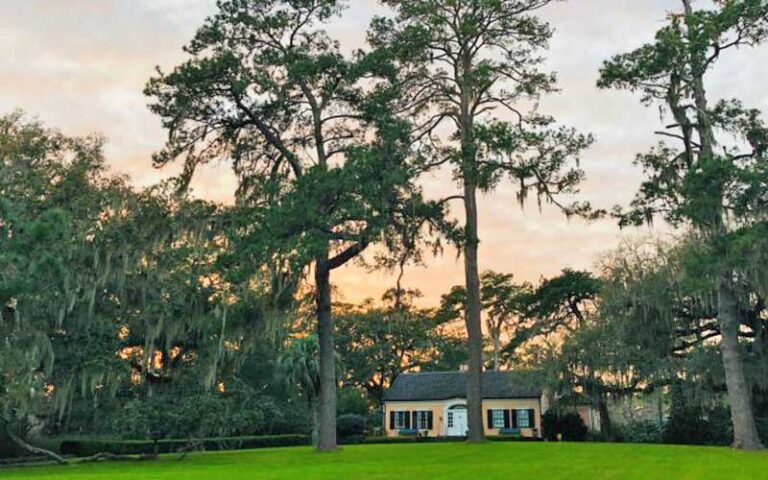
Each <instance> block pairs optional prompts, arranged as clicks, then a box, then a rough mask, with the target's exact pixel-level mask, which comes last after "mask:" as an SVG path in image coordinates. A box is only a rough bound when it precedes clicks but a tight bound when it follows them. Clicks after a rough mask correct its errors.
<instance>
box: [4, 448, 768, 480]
mask: <svg viewBox="0 0 768 480" xmlns="http://www.w3.org/2000/svg"><path fill="white" fill-rule="evenodd" d="M0 478H2V479H3V480H6V479H7V480H10V479H21V478H25V479H27V478H28V479H37V480H43V479H56V480H68V479H77V480H91V479H105V480H106V479H125V480H128V479H173V480H196V479H200V480H230V479H231V480H239V479H248V480H262V479H264V480H267V479H274V480H278V479H297V480H298V479H301V480H314V479H328V480H347V479H366V480H367V479H381V480H390V479H392V480H400V479H458V480H476V479H477V480H493V479H505V480H507V479H535V480H549V479H568V480H574V479H590V480H602V479H616V480H619V479H620V480H630V479H639V478H642V479H654V480H656V479H664V480H666V479H670V480H673V479H691V480H694V479H695V480H704V479H715V480H723V479H726V480H740V479H745V480H747V479H748V480H758V479H768V454H766V453H748V452H736V451H731V450H728V449H725V448H699V447H678V446H667V445H642V446H641V445H626V444H554V443H487V444H484V445H466V444H461V443H458V444H450V443H448V444H421V445H408V444H401V445H365V446H348V447H345V448H344V449H342V450H341V451H339V452H335V453H330V454H318V453H315V452H314V451H312V450H311V449H308V448H284V449H265V450H252V451H245V452H219V453H203V454H197V455H191V456H188V457H187V458H186V459H185V460H183V461H177V460H175V459H174V457H173V456H168V457H164V458H163V459H161V460H159V461H156V462H146V463H145V462H136V463H130V462H129V463H100V464H87V465H79V466H65V467H45V468H40V467H26V468H18V469H11V470H0Z"/></svg>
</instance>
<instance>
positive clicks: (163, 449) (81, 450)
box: [61, 435, 310, 457]
mask: <svg viewBox="0 0 768 480" xmlns="http://www.w3.org/2000/svg"><path fill="white" fill-rule="evenodd" d="M309 444H310V440H309V437H308V436H307V435H267V436H252V437H220V438H204V439H199V440H182V439H163V440H159V441H158V442H157V450H158V453H174V452H178V451H179V450H182V449H185V448H189V447H191V446H193V447H195V448H197V449H200V450H246V449H255V448H270V447H293V446H300V445H309ZM154 451H155V442H153V441H151V440H109V439H106V440H105V439H84V440H65V441H63V442H61V453H62V454H63V455H74V456H78V457H88V456H91V455H95V454H97V453H101V452H108V453H114V454H120V455H138V454H142V453H153V452H154Z"/></svg>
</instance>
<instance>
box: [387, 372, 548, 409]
mask: <svg viewBox="0 0 768 480" xmlns="http://www.w3.org/2000/svg"><path fill="white" fill-rule="evenodd" d="M482 388H483V398H484V399H507V398H539V397H541V393H542V386H541V380H540V379H539V378H538V375H537V372H524V371H519V372H513V371H509V372H500V371H489V372H483V380H482ZM466 396H467V372H426V373H403V374H401V375H399V376H398V377H397V378H396V379H395V381H394V382H393V383H392V386H391V387H390V389H389V391H387V393H385V394H384V401H389V402H393V401H420V400H448V399H450V398H466Z"/></svg>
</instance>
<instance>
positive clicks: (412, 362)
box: [336, 301, 466, 405]
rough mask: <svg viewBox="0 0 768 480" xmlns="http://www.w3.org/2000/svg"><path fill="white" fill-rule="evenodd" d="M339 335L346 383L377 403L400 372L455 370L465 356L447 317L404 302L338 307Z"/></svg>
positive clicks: (369, 303)
mask: <svg viewBox="0 0 768 480" xmlns="http://www.w3.org/2000/svg"><path fill="white" fill-rule="evenodd" d="M336 338H337V342H338V351H339V357H340V362H341V366H342V371H343V382H344V384H345V385H348V386H352V387H356V388H362V389H364V390H365V391H366V392H367V393H368V396H369V398H370V400H371V402H372V403H373V404H374V405H379V404H380V403H381V399H382V396H383V395H384V392H385V391H386V388H388V387H389V385H390V384H391V383H392V381H394V379H395V377H397V375H399V374H400V373H402V372H407V371H415V370H420V371H432V370H455V369H457V368H458V367H459V365H461V363H462V362H464V360H465V358H466V349H465V347H464V345H463V339H462V338H460V337H459V336H457V335H456V334H453V333H451V332H450V329H449V324H448V321H447V320H446V319H445V318H443V317H441V316H440V315H438V314H436V312H434V311H430V310H424V309H419V308H416V307H414V306H412V305H410V304H408V303H407V302H404V301H400V303H399V304H398V302H395V303H394V304H392V305H385V306H384V307H375V306H374V305H373V304H372V303H371V302H368V303H366V304H365V305H363V306H362V307H351V306H342V307H340V308H339V309H338V312H337V315H336Z"/></svg>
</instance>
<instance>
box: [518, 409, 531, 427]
mask: <svg viewBox="0 0 768 480" xmlns="http://www.w3.org/2000/svg"><path fill="white" fill-rule="evenodd" d="M516 415H517V428H533V418H531V415H530V411H529V410H527V409H521V410H518V411H517V412H516ZM523 420H525V421H523Z"/></svg>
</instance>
